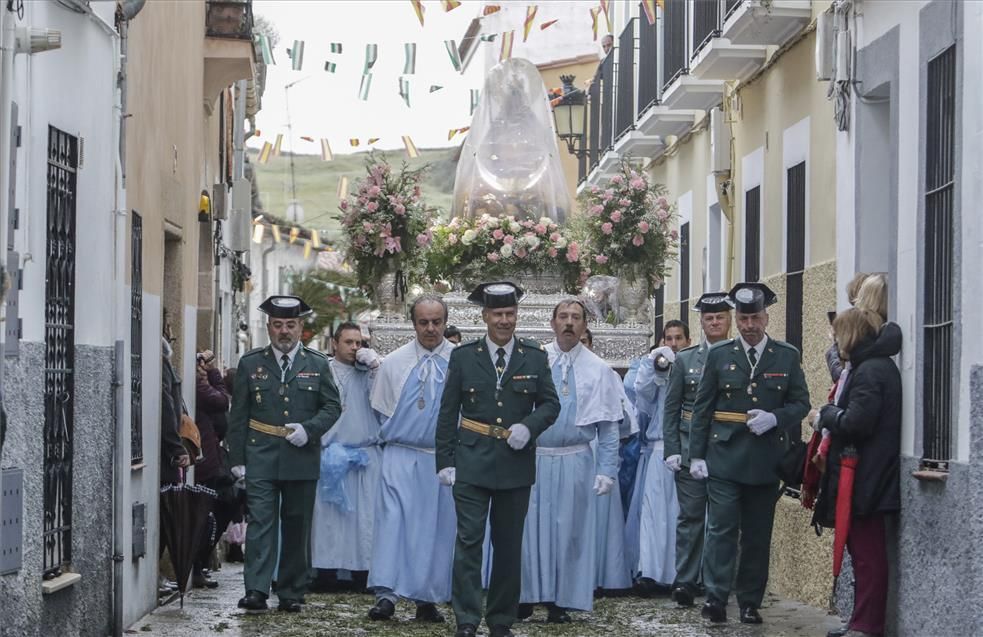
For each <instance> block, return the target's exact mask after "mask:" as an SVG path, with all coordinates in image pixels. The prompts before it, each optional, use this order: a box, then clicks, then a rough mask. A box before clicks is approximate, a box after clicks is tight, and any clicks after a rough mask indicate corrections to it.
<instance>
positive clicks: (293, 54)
mask: <svg viewBox="0 0 983 637" xmlns="http://www.w3.org/2000/svg"><path fill="white" fill-rule="evenodd" d="M287 54H288V55H289V56H290V68H292V69H293V70H294V71H299V70H300V69H301V67H302V66H304V41H303V40H294V46H293V48H292V49H290V50H289V51H287Z"/></svg>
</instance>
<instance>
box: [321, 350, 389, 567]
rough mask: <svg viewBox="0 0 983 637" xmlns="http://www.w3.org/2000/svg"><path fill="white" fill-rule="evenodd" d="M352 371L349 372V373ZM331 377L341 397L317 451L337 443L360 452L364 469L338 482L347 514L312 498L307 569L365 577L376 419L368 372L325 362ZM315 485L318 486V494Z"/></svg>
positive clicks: (376, 458) (374, 488)
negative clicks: (337, 412) (364, 458)
mask: <svg viewBox="0 0 983 637" xmlns="http://www.w3.org/2000/svg"><path fill="white" fill-rule="evenodd" d="M351 370H353V371H351ZM331 372H332V374H333V375H334V377H335V382H336V383H337V384H338V390H339V392H340V393H341V402H342V412H341V417H339V418H338V422H336V423H335V424H334V426H333V427H332V428H331V429H329V430H328V432H327V433H326V434H324V435H323V436H322V437H321V447H322V449H323V448H326V447H327V446H328V445H330V444H333V443H338V444H342V445H345V446H346V447H352V448H356V449H361V450H362V451H364V452H365V453H366V454H367V455H368V464H367V465H366V466H365V467H362V468H356V469H352V470H351V471H349V472H348V474H347V475H346V476H345V478H344V489H345V493H346V495H347V496H348V501H349V502H350V503H351V506H352V510H351V511H343V510H342V509H341V508H340V507H338V506H337V505H335V504H331V503H328V502H324V501H323V500H322V499H321V497H320V495H318V496H315V498H314V518H313V523H312V526H311V564H312V565H313V566H314V568H323V569H347V570H350V571H367V570H369V566H370V565H371V557H372V533H373V530H374V520H375V505H376V499H377V495H378V490H379V473H380V469H381V462H380V461H381V460H382V450H381V449H380V447H379V419H378V417H377V416H376V413H375V412H374V411H373V410H372V407H371V406H370V405H369V391H370V389H371V379H370V372H368V371H365V370H364V369H363V368H361V366H359V367H355V368H353V367H350V366H346V365H343V364H341V363H339V362H338V361H331ZM320 490H321V481H320V480H319V481H318V492H319V493H320Z"/></svg>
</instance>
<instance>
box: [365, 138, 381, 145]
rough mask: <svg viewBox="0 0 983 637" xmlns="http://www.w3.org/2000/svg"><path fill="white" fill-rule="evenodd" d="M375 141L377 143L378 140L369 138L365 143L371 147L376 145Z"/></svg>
mask: <svg viewBox="0 0 983 637" xmlns="http://www.w3.org/2000/svg"><path fill="white" fill-rule="evenodd" d="M377 141H379V138H378V137H369V141H367V142H365V143H366V144H368V145H369V146H371V145H372V144H374V143H376V142H377Z"/></svg>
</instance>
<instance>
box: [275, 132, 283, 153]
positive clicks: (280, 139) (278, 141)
mask: <svg viewBox="0 0 983 637" xmlns="http://www.w3.org/2000/svg"><path fill="white" fill-rule="evenodd" d="M282 144H283V133H280V134H279V135H277V136H276V143H274V144H273V156H274V157H279V156H280V146H281V145H282Z"/></svg>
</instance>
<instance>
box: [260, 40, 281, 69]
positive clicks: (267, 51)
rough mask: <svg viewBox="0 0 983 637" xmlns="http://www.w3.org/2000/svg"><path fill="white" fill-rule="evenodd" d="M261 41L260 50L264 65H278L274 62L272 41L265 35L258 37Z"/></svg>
mask: <svg viewBox="0 0 983 637" xmlns="http://www.w3.org/2000/svg"><path fill="white" fill-rule="evenodd" d="M256 37H257V38H258V39H259V50H260V51H261V52H262V54H263V64H265V65H267V66H270V65H271V64H276V62H275V61H274V60H273V47H272V46H270V39H269V38H268V37H266V36H265V35H258V36H256Z"/></svg>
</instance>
